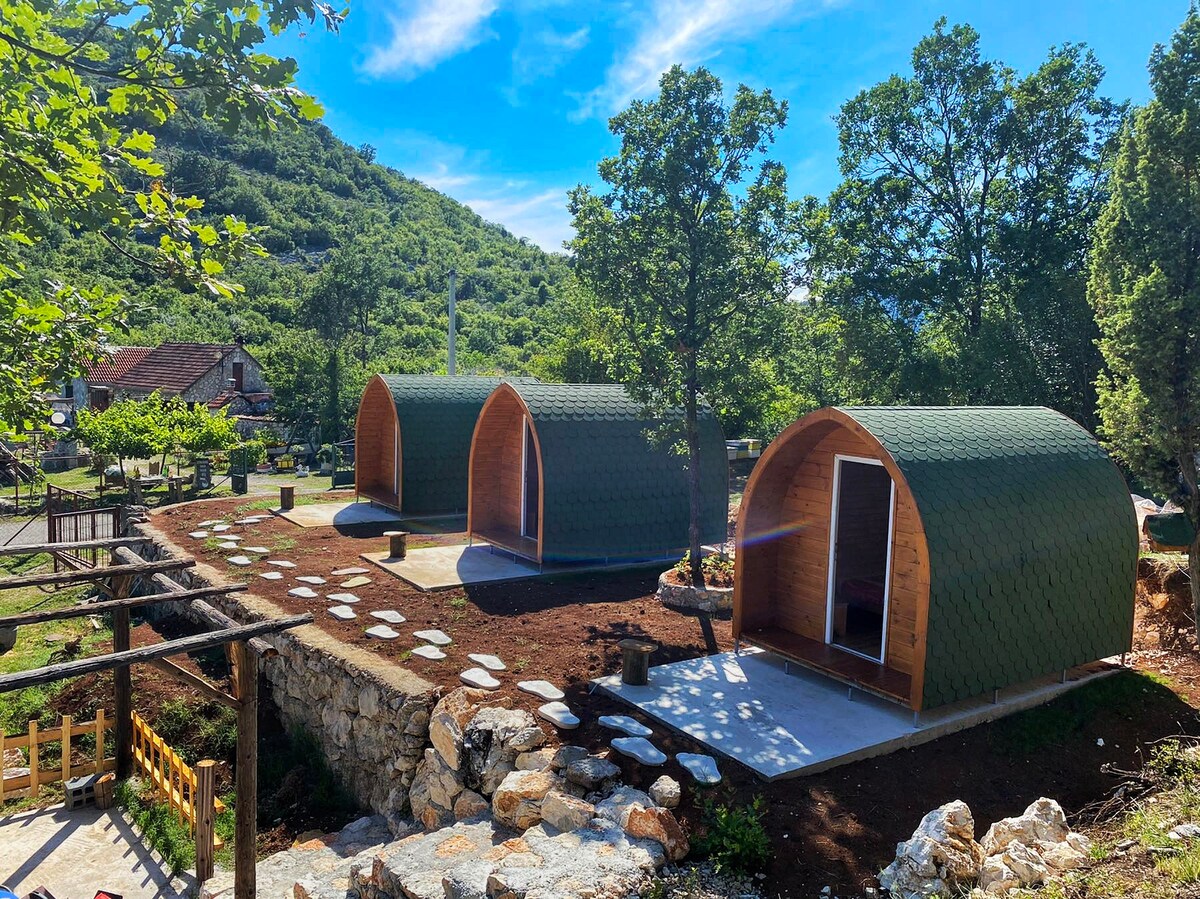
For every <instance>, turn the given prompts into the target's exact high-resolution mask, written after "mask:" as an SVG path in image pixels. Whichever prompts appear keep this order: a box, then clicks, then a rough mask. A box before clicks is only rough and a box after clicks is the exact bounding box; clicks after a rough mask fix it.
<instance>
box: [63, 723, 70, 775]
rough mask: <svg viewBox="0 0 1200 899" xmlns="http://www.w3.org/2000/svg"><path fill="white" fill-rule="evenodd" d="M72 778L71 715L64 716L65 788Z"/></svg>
mask: <svg viewBox="0 0 1200 899" xmlns="http://www.w3.org/2000/svg"><path fill="white" fill-rule="evenodd" d="M70 779H71V716H70V715H63V716H62V782H63V789H64V790H65V789H66V788H67V781H68V780H70Z"/></svg>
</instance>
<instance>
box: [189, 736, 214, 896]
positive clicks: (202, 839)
mask: <svg viewBox="0 0 1200 899" xmlns="http://www.w3.org/2000/svg"><path fill="white" fill-rule="evenodd" d="M216 791H217V763H216V762H214V761H212V760H211V759H205V760H204V761H202V762H198V763H197V764H196V788H195V790H194V791H193V792H192V802H193V803H194V805H193V811H194V814H193V820H194V821H195V822H196V883H197V884H202V883H204V881H206V880H208V879H209V878H210V877H212V876H213V842H214V838H215V836H216V832H215V831H216V809H215V802H216Z"/></svg>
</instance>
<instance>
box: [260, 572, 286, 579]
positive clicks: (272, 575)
mask: <svg viewBox="0 0 1200 899" xmlns="http://www.w3.org/2000/svg"><path fill="white" fill-rule="evenodd" d="M259 577H260V578H262V579H263V580H264V581H282V580H283V574H282V573H280V572H278V571H264V572H263V573H262V574H260V575H259Z"/></svg>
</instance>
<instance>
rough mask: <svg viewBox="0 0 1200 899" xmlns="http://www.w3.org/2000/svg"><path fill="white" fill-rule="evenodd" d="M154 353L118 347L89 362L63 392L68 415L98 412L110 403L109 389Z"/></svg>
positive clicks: (148, 349) (149, 348) (146, 348)
mask: <svg viewBox="0 0 1200 899" xmlns="http://www.w3.org/2000/svg"><path fill="white" fill-rule="evenodd" d="M153 350H154V348H153V347H148V346H118V347H113V348H112V350H111V352H109V353H106V354H105V355H104V356H102V357H101V358H100V359H97V360H96V361H95V362H89V363H88V364H86V365H85V366H84V367H83V370H82V371H81V372H80V373H79V374H77V375H76V376H75V377H74V378H73V379H72V380H71V381H69V382H68V383H67V384H66V385H65V388H64V390H63V394H64V398H65V399H68V400H70V401H71V406H72V411H73V412H78V411H79V410H80V409H92V410H94V411H97V412H99V411H102V410H104V409H107V408H108V404H109V403H111V402H112V400H113V385H114V384H116V382H117V381H119V380H120V379H121V378H122V377H124V375H125V374H126V373H128V372H129V370H130V369H132V368H133V367H134V366H136V365H138V364H139V363H140V362H142V361H143V360H144V359H145V358H146V357H147V356H149V355H150V353H151V352H152V351H153Z"/></svg>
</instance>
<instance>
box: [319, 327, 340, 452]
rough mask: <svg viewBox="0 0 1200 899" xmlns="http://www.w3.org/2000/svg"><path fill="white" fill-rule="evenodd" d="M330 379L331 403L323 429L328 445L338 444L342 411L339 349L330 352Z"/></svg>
mask: <svg viewBox="0 0 1200 899" xmlns="http://www.w3.org/2000/svg"><path fill="white" fill-rule="evenodd" d="M326 373H327V374H328V377H329V402H328V405H327V406H326V408H325V421H324V422H323V423H322V424H323V427H322V428H321V430H322V432H323V436H324V441H323V442H326V443H335V442H337V432H338V417H339V416H340V415H341V411H342V401H341V400H342V384H341V380H342V373H341V367H340V365H339V360H338V351H337V347H336V346H335V347H332V348H331V349H330V351H329V362H328V364H327V366H326Z"/></svg>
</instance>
